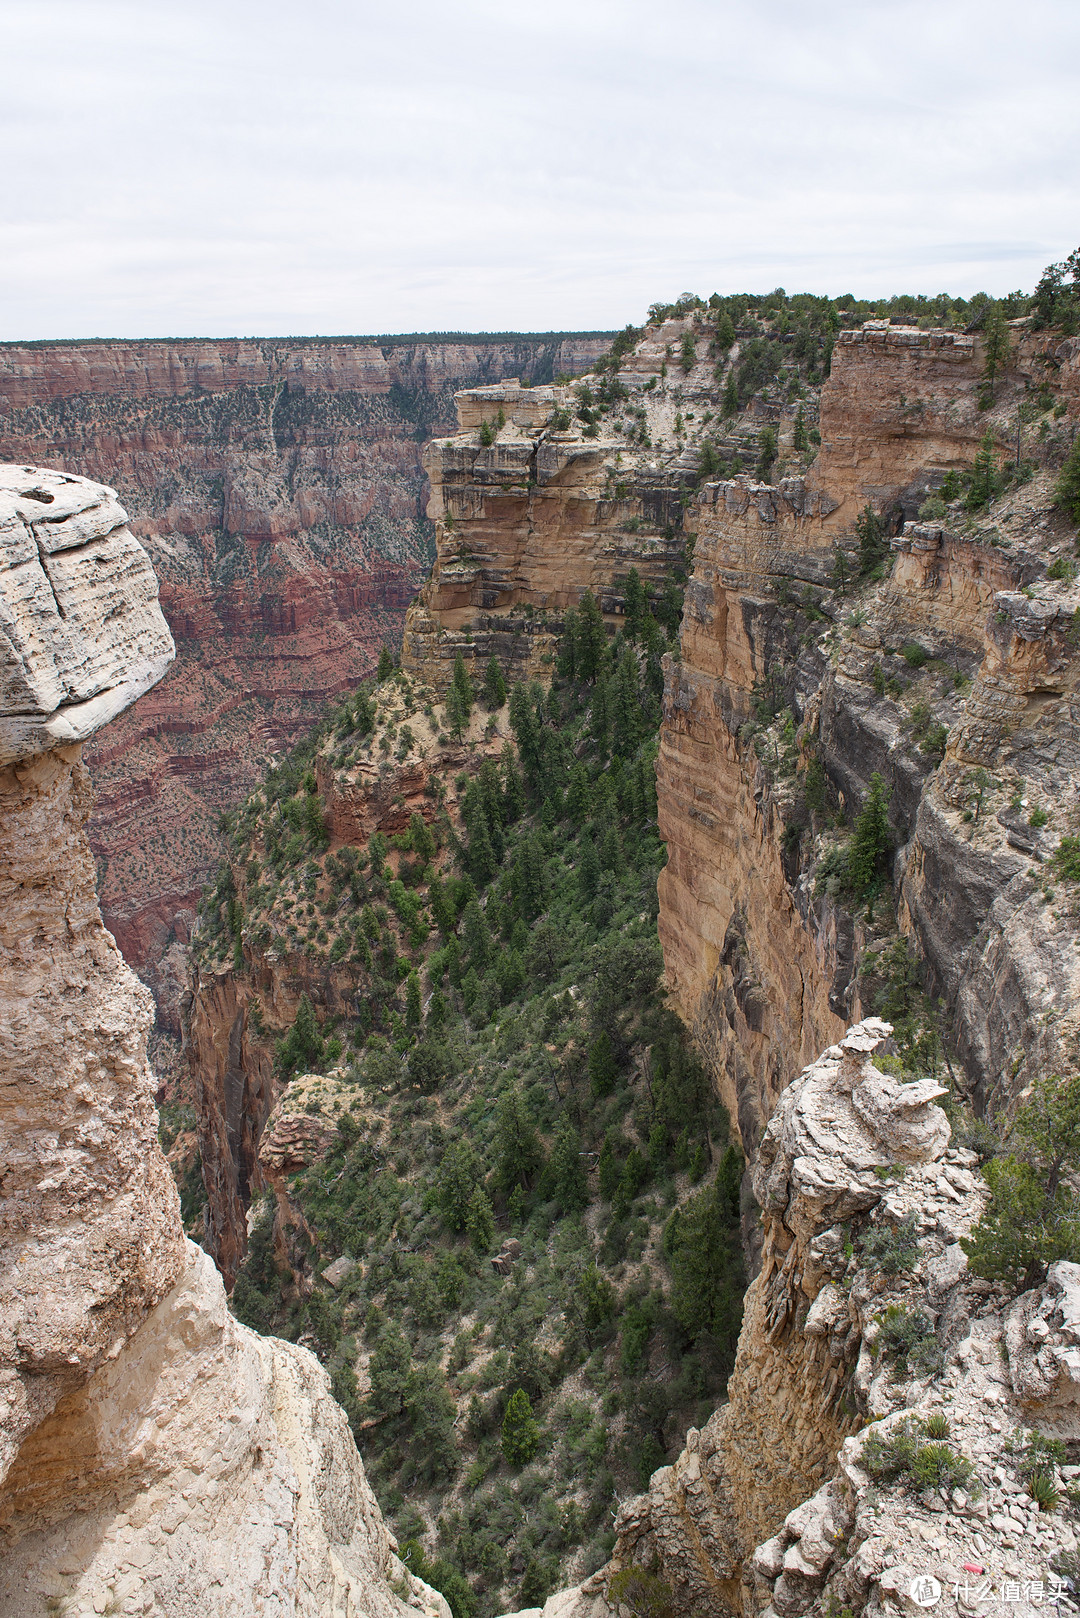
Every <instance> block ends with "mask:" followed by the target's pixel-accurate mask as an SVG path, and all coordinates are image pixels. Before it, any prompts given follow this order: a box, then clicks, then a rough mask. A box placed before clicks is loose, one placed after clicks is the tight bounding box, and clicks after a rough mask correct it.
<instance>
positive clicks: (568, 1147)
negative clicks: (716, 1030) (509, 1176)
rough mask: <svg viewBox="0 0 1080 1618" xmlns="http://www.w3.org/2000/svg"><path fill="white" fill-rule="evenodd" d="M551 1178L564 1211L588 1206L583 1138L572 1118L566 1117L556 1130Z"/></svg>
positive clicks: (567, 1211) (579, 1210)
mask: <svg viewBox="0 0 1080 1618" xmlns="http://www.w3.org/2000/svg"><path fill="white" fill-rule="evenodd" d="M548 1178H549V1181H550V1184H551V1191H552V1195H553V1197H554V1199H555V1201H556V1202H557V1203H558V1204H559V1207H560V1209H561V1210H562V1212H563V1213H564V1214H573V1213H580V1212H581V1210H582V1209H583V1208H587V1207H588V1205H589V1185H588V1180H587V1178H586V1175H585V1164H584V1162H583V1160H582V1156H581V1140H580V1138H579V1136H578V1132H577V1130H576V1129H575V1128H574V1126H573V1124H571V1122H570V1120H569V1119H568V1118H563V1119H562V1120H561V1121H560V1123H559V1127H558V1129H557V1130H556V1131H555V1140H554V1142H553V1144H552V1148H551V1158H550V1161H549V1163H548Z"/></svg>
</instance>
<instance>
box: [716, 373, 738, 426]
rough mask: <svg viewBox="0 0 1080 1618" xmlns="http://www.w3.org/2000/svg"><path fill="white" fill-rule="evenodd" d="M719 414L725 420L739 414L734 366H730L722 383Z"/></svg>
mask: <svg viewBox="0 0 1080 1618" xmlns="http://www.w3.org/2000/svg"><path fill="white" fill-rule="evenodd" d="M720 414H721V415H722V416H723V417H724V419H725V421H726V420H728V419H729V418H730V417H731V416H737V415H738V414H739V384H738V382H737V381H736V380H735V367H734V366H732V368H731V370H730V371H729V372H728V374H727V381H726V382H725V383H724V397H723V400H722V402H721V405H720Z"/></svg>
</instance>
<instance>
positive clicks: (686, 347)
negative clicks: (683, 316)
mask: <svg viewBox="0 0 1080 1618" xmlns="http://www.w3.org/2000/svg"><path fill="white" fill-rule="evenodd" d="M680 358H681V361H682V368H683V370H684V371H688V372H689V371H692V370H693V369H694V362H695V361H696V359H697V344H696V343H695V342H694V334H693V332H692V331H687V332H683V340H682V350H681V354H680Z"/></svg>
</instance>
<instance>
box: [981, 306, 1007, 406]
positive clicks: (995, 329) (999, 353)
mask: <svg viewBox="0 0 1080 1618" xmlns="http://www.w3.org/2000/svg"><path fill="white" fill-rule="evenodd" d="M982 336H983V369H982V388H981V389H980V393H979V408H980V410H989V408H990V406H991V405H992V404H993V402H994V384H995V382H996V381H997V379H998V377H999V376H1001V375H1003V374H1004V372H1005V371H1006V369H1007V368H1008V364H1009V340H1010V333H1009V325H1008V322H1007V320H1006V319H1005V311H1004V309H1003V308H1002V306H1001V304H1000V303H992V304H991V305H990V307H989V309H988V310H987V314H986V320H985V322H984V325H983V333H982Z"/></svg>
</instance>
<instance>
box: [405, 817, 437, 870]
mask: <svg viewBox="0 0 1080 1618" xmlns="http://www.w3.org/2000/svg"><path fill="white" fill-rule="evenodd" d="M409 836H410V837H411V839H412V846H413V853H414V854H419V856H420V858H421V859H422V860H423V861H424V864H425V865H428V864H430V863H431V861H432V860H433V859H434V858H435V839H434V837H433V836H432V835H431V828H430V827H429V825H428V823H427V821H426V820H425V819H424V817H423V815H422V814H420V813H419V811H418V810H416V809H414V810H413V812H412V814H411V815H410V816H409Z"/></svg>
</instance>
